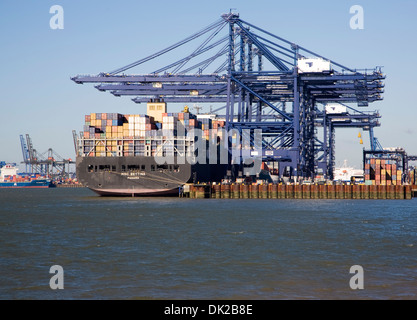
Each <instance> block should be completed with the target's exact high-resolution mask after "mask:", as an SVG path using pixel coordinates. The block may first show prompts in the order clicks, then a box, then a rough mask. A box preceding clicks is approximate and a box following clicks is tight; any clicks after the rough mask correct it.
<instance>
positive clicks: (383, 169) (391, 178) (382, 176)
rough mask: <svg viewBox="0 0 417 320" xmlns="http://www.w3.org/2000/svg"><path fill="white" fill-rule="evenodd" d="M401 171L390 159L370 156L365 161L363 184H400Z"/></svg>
mask: <svg viewBox="0 0 417 320" xmlns="http://www.w3.org/2000/svg"><path fill="white" fill-rule="evenodd" d="M401 179H402V171H401V170H398V168H397V164H396V162H395V161H392V160H385V159H376V158H370V159H366V162H365V184H368V185H383V186H384V185H387V186H390V185H401Z"/></svg>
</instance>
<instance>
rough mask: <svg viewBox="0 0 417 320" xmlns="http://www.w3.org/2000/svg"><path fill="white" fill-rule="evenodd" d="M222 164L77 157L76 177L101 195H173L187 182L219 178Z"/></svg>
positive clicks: (130, 157)
mask: <svg viewBox="0 0 417 320" xmlns="http://www.w3.org/2000/svg"><path fill="white" fill-rule="evenodd" d="M227 167H228V166H227V165H222V164H194V165H191V164H189V163H185V164H181V163H177V161H175V163H174V164H163V165H160V164H157V163H156V162H155V160H154V158H153V157H141V156H124V157H77V178H78V180H79V181H80V182H81V183H82V184H83V185H84V186H85V187H88V188H89V189H91V190H93V191H94V192H96V193H97V194H99V195H102V196H173V195H178V192H179V188H180V187H182V186H183V185H184V184H186V183H202V182H219V181H221V180H222V179H223V178H224V177H225V175H226V172H227Z"/></svg>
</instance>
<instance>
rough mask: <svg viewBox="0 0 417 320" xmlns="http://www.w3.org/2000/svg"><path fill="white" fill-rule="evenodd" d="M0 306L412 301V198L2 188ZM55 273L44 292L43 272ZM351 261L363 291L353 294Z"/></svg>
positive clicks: (416, 273) (415, 214) (416, 291)
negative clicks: (3, 302)
mask: <svg viewBox="0 0 417 320" xmlns="http://www.w3.org/2000/svg"><path fill="white" fill-rule="evenodd" d="M0 244H1V245H0V299H265V300H266V299H416V298H417V199H413V200H287V199H282V200H280V199H277V200H272V199H265V200H261V199H247V200H246V199H245V200H244V199H241V200H235V199H219V200H216V199H201V200H200V199H183V198H181V199H179V198H102V197H98V196H96V195H95V194H93V193H92V192H90V191H89V190H87V189H83V188H80V189H64V188H58V189H47V190H35V189H32V190H24V189H15V190H10V189H5V190H1V191H0ZM52 265H60V266H62V268H63V269H64V289H63V290H59V289H57V290H52V289H51V288H50V286H49V280H50V278H51V277H52V274H50V273H49V268H50V267H51V266H52ZM352 265H361V266H362V267H363V269H364V289H363V290H352V289H351V288H350V286H349V280H350V278H351V277H352V276H353V274H349V269H350V267H351V266H352Z"/></svg>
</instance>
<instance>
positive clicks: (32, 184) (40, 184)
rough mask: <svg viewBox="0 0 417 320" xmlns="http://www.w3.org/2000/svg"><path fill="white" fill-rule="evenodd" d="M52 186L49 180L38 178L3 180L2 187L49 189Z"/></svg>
mask: <svg viewBox="0 0 417 320" xmlns="http://www.w3.org/2000/svg"><path fill="white" fill-rule="evenodd" d="M50 187H52V185H51V182H50V181H48V180H38V181H29V182H1V183H0V188H28V189H47V188H50Z"/></svg>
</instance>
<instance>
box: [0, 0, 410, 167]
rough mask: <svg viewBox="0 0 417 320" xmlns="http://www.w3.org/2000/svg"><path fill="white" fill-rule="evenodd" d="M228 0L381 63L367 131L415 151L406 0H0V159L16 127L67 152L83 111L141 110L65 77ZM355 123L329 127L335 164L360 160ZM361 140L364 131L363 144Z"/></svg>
mask: <svg viewBox="0 0 417 320" xmlns="http://www.w3.org/2000/svg"><path fill="white" fill-rule="evenodd" d="M355 4H359V5H361V6H362V7H363V8H364V11H365V16H364V19H365V28H364V30H352V29H351V28H350V27H349V21H350V18H351V16H352V15H351V14H350V13H349V9H350V7H351V6H352V5H355ZM52 5H61V6H62V7H63V9H64V30H52V29H51V28H50V27H49V20H50V18H51V17H52V14H50V13H49V9H50V7H51V6H52ZM230 8H235V9H236V10H235V11H236V12H238V13H239V14H240V17H241V18H242V19H244V20H246V21H248V22H251V23H252V24H254V25H257V26H259V27H261V28H263V29H266V30H268V31H270V32H272V33H274V34H276V35H279V36H282V37H284V38H286V39H288V40H291V41H293V42H295V43H298V44H299V45H302V46H304V47H306V48H308V49H310V50H312V51H315V52H317V53H320V54H322V55H324V56H326V57H329V58H331V59H334V60H335V61H338V62H340V63H341V64H343V65H346V66H349V67H352V68H372V67H375V66H384V68H383V71H384V73H386V75H387V79H386V82H385V83H386V87H385V93H384V100H383V101H381V102H376V103H374V104H372V105H371V107H370V108H369V109H372V110H375V109H376V110H379V111H380V113H381V115H382V119H381V122H382V126H381V127H379V128H376V129H375V134H376V136H377V137H378V138H379V140H380V142H381V143H382V145H383V146H384V147H396V146H402V147H404V148H405V149H406V150H407V151H408V153H409V154H417V144H416V142H415V140H416V139H415V138H416V136H417V108H416V107H415V99H414V96H415V91H416V89H415V88H416V87H417V80H416V78H415V77H414V73H415V71H416V70H417V60H416V59H415V57H414V55H415V52H416V51H417V50H416V49H417V38H416V36H415V34H416V32H417V19H415V14H416V13H417V2H416V1H414V0H399V1H395V2H394V1H384V2H383V1H377V0H354V1H351V0H338V1H334V0H316V1H275V0H274V1H272V0H268V1H266V0H258V1H246V0H221V1H220V0H211V1H196V0H194V1H189V0H185V1H182V0H179V1H171V0H159V1H142V0H136V1H123V0H122V1H107V0H102V1H96V0H89V1H81V0H71V1H70V0H55V1H46V0H41V1H29V0H20V1H19V0H17V1H10V0H3V1H1V2H0V39H1V50H0V61H1V75H0V88H1V89H0V90H1V94H0V108H1V125H0V160H4V161H7V162H20V161H21V160H22V155H21V148H20V140H19V135H20V134H26V133H29V134H30V135H31V137H32V140H33V143H34V146H35V148H36V149H37V150H38V151H39V152H43V151H46V150H47V149H48V148H50V147H52V148H53V149H54V150H55V151H56V152H58V153H59V154H60V155H62V156H63V157H66V158H68V157H72V158H74V147H73V141H72V130H73V129H76V130H77V131H80V130H82V126H83V122H84V115H85V114H89V113H91V112H119V113H144V105H137V104H135V103H133V102H131V100H130V98H129V97H120V98H116V97H114V96H112V95H111V94H110V93H103V92H99V91H98V90H96V89H95V88H94V87H93V85H88V84H85V85H77V84H75V83H74V82H72V81H71V80H70V77H71V76H74V75H77V74H95V73H98V72H102V71H111V70H113V69H116V68H118V67H121V66H124V65H126V64H128V63H130V62H132V61H135V60H138V59H140V58H143V57H145V56H147V55H149V54H151V53H154V52H156V51H158V50H160V49H163V48H165V47H167V46H169V45H170V44H173V43H174V42H177V41H179V40H182V39H184V38H185V37H187V36H188V35H190V34H192V33H194V32H195V31H198V30H200V29H202V28H203V27H205V26H207V25H208V24H210V23H211V22H214V21H215V20H217V19H218V18H219V17H220V16H221V14H223V13H226V12H228V11H229V10H230ZM178 58H181V57H180V56H178ZM156 67H159V66H156ZM153 70H154V68H152V67H151V68H150V69H149V70H141V72H143V73H146V72H150V71H153ZM138 73H139V72H138ZM358 132H359V131H358V130H355V129H353V130H339V131H337V132H336V139H337V143H336V161H337V163H341V162H342V161H343V160H344V159H347V160H348V161H349V163H350V164H352V165H354V166H356V167H360V165H361V157H362V147H363V146H361V145H360V144H359V143H358V138H357V135H358ZM368 141H369V140H368V138H367V136H365V137H364V142H365V144H364V145H366V146H368V145H369V144H368Z"/></svg>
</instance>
